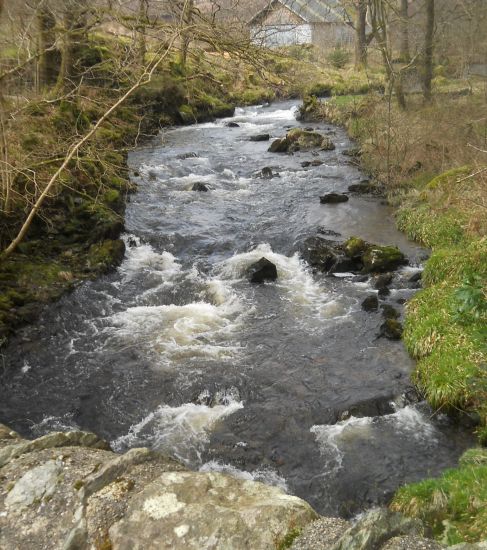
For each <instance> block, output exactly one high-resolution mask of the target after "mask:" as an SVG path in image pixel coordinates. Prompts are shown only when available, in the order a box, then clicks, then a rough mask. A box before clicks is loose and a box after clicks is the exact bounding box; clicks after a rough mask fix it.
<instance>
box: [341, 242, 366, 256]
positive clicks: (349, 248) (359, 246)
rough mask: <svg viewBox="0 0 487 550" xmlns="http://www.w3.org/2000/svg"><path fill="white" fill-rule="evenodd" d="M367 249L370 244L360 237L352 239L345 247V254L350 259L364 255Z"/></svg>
mask: <svg viewBox="0 0 487 550" xmlns="http://www.w3.org/2000/svg"><path fill="white" fill-rule="evenodd" d="M367 247H368V244H367V243H366V242H365V241H364V240H363V239H360V238H359V237H350V238H349V239H348V240H347V241H346V242H345V243H344V245H343V248H344V250H345V254H346V255H347V256H349V257H350V258H353V257H355V256H359V255H360V254H363V253H364V252H365V250H366V249H367Z"/></svg>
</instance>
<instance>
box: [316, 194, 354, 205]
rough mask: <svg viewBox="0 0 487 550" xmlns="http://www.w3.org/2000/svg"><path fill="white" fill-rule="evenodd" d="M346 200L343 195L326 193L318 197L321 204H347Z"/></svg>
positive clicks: (345, 196)
mask: <svg viewBox="0 0 487 550" xmlns="http://www.w3.org/2000/svg"><path fill="white" fill-rule="evenodd" d="M348 200H349V198H348V195H345V194H344V193H327V194H326V195H322V196H321V197H320V203H321V204H338V203H340V202H347V201H348Z"/></svg>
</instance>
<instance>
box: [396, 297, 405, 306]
mask: <svg viewBox="0 0 487 550" xmlns="http://www.w3.org/2000/svg"><path fill="white" fill-rule="evenodd" d="M406 302H407V300H406V298H398V299H397V300H396V304H399V305H401V306H402V305H404V304H405V303H406Z"/></svg>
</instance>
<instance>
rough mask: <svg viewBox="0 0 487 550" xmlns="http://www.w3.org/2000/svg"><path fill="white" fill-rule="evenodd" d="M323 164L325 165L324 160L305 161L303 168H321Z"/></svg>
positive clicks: (302, 164)
mask: <svg viewBox="0 0 487 550" xmlns="http://www.w3.org/2000/svg"><path fill="white" fill-rule="evenodd" d="M322 164H323V161H322V160H318V159H315V160H305V161H303V162H302V163H301V166H302V167H303V168H308V166H321V165H322Z"/></svg>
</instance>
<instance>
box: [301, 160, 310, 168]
mask: <svg viewBox="0 0 487 550" xmlns="http://www.w3.org/2000/svg"><path fill="white" fill-rule="evenodd" d="M301 166H302V167H303V168H308V166H311V161H310V160H303V162H302V163H301Z"/></svg>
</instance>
